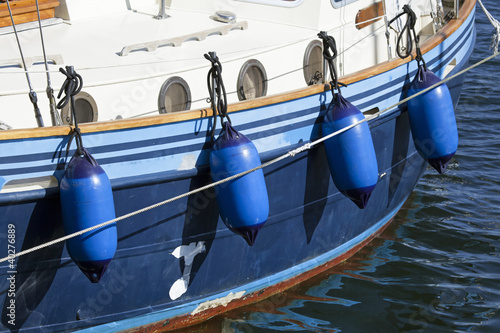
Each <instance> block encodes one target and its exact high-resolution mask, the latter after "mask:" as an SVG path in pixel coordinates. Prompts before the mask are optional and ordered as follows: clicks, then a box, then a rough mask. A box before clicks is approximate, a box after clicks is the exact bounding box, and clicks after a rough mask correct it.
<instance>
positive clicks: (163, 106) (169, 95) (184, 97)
mask: <svg viewBox="0 0 500 333" xmlns="http://www.w3.org/2000/svg"><path fill="white" fill-rule="evenodd" d="M190 107H191V90H190V89H189V86H188V84H187V82H186V81H185V80H184V79H183V78H181V77H179V76H173V77H171V78H169V79H167V81H165V82H164V83H163V85H162V86H161V89H160V94H159V96H158V111H159V112H160V113H170V112H178V111H185V110H189V108H190Z"/></svg>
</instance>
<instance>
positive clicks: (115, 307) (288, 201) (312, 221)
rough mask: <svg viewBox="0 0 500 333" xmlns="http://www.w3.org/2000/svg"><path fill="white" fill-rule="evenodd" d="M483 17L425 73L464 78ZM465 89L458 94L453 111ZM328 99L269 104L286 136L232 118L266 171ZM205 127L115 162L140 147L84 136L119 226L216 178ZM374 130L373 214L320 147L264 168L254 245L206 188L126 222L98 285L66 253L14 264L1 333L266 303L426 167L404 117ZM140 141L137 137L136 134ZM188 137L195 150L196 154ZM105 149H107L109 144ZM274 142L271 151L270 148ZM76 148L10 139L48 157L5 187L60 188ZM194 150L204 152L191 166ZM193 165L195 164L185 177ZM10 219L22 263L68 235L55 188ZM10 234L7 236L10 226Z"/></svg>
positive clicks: (340, 253)
mask: <svg viewBox="0 0 500 333" xmlns="http://www.w3.org/2000/svg"><path fill="white" fill-rule="evenodd" d="M473 19H474V15H471V17H470V18H469V19H468V20H467V22H466V23H465V24H464V25H463V27H462V28H461V29H459V30H457V32H456V33H454V34H453V36H452V37H453V38H450V40H449V41H448V43H449V45H450V46H449V47H446V48H445V49H446V50H447V51H446V52H441V51H440V48H439V47H438V48H436V49H435V50H433V51H431V52H429V53H428V54H427V55H426V56H428V57H429V58H431V59H429V60H427V63H428V66H429V67H430V68H431V69H432V70H433V71H435V72H436V73H438V75H442V74H443V70H444V68H445V67H446V65H447V64H449V63H450V62H451V60H452V59H457V66H456V67H455V69H454V72H456V71H458V70H460V69H462V68H463V67H464V66H465V65H466V64H467V61H468V58H469V56H470V53H471V51H472V48H473V45H474V39H475V30H474V26H473ZM452 45H453V46H452ZM413 63H414V62H412V63H408V64H404V65H401V66H399V67H398V68H396V69H394V70H392V71H389V72H386V73H382V74H380V76H379V77H372V78H370V79H366V80H363V81H360V82H356V83H354V84H352V85H349V86H348V87H347V88H345V90H344V91H343V92H344V95H345V96H346V98H347V99H349V100H350V101H351V102H352V103H353V104H354V105H356V106H357V107H358V108H360V109H361V110H362V111H363V110H369V109H372V108H374V107H378V108H379V109H383V108H384V107H387V106H389V105H391V104H394V103H395V102H397V101H398V100H400V99H401V98H402V92H403V87H404V86H405V85H406V84H408V83H409V81H410V80H411V78H412V77H413V76H414V74H415V72H416V64H413ZM460 80H461V79H458V80H456V81H453V82H451V83H450V88H451V89H450V90H451V93H452V96H453V99H454V101H455V102H457V101H458V96H459V93H460V89H461V84H462V81H460ZM380 87H385V88H384V89H380ZM329 95H330V92H329V91H326V92H322V93H319V94H315V95H311V96H306V97H302V98H299V99H297V100H293V101H289V102H287V103H279V104H274V105H270V106H268V108H274V110H276V111H275V112H276V115H275V116H274V118H275V121H274V122H275V123H276V122H278V121H281V122H285V123H286V122H288V124H285V125H283V126H282V127H276V126H274V125H272V122H271V121H270V120H269V119H267V120H255V119H256V118H255V112H254V111H255V110H245V111H241V112H235V113H233V114H232V115H231V118H232V120H233V124H235V127H236V128H237V129H238V130H239V131H241V132H242V133H244V134H245V135H247V136H248V137H249V138H250V139H251V140H252V141H254V142H255V143H256V146H257V148H258V149H259V151H260V156H261V160H262V162H266V161H269V160H271V159H272V158H274V157H277V156H280V155H281V154H283V153H286V152H287V151H290V150H291V149H294V148H296V147H299V146H301V145H302V144H303V143H304V142H308V141H312V140H314V139H317V138H319V136H320V132H321V131H320V127H319V126H320V125H319V124H320V123H321V119H322V117H323V116H324V113H325V110H326V105H327V104H328V103H329V99H330V97H329ZM292 105H293V107H291V106H292ZM281 109H283V110H284V111H280V110H281ZM257 111H258V112H261V113H262V112H264V111H265V110H257ZM252 112H253V113H252ZM280 112H281V113H280ZM249 119H250V120H249ZM257 119H258V118H257ZM209 121H210V120H209V119H204V120H201V121H191V122H186V123H184V124H181V125H182V126H183V127H182V130H185V131H186V132H185V134H182V135H181V137H179V136H178V137H176V138H175V139H168V138H167V139H163V138H162V137H160V135H159V136H158V138H159V139H154V140H156V141H155V144H157V145H160V146H161V145H165V146H168V145H173V146H172V147H170V146H168V147H166V148H165V149H164V150H162V151H161V152H160V150H149V151H147V150H143V151H138V152H135V151H134V152H133V153H129V155H128V156H126V154H125V153H124V154H123V155H116V154H115V155H113V152H116V151H120V149H121V150H122V151H126V150H130V151H132V150H133V149H136V148H137V147H135V146H133V144H134V143H127V144H124V143H120V141H119V140H118V139H116V140H115V138H114V136H116V138H119V136H120V133H119V132H120V131H115V132H110V133H107V132H103V133H91V134H88V135H86V136H85V138H84V140H86V142H89V143H90V144H89V147H88V149H89V151H90V152H91V153H92V154H93V155H94V156H95V158H96V159H97V160H98V162H99V163H100V164H101V165H102V167H103V168H104V169H105V170H106V172H107V173H108V174H109V175H110V179H111V183H112V186H113V195H114V202H115V210H116V216H122V215H124V214H127V213H130V212H133V211H135V210H138V209H142V208H143V207H146V206H149V205H152V204H155V203H157V202H159V201H162V200H165V199H168V198H171V197H174V196H176V195H179V194H182V193H185V192H187V191H190V190H193V189H197V188H199V187H201V186H203V185H206V184H209V183H210V182H211V179H210V175H209V172H208V167H207V165H208V155H207V152H208V149H207V148H208V147H209V146H208V141H209V133H208V132H209V131H208V132H205V131H204V130H203V131H202V130H199V128H205V129H206V128H208V125H207V124H208V123H209ZM369 126H370V130H371V133H372V137H373V143H374V147H375V152H376V157H377V163H378V171H379V177H378V183H377V186H376V187H375V190H374V191H373V194H372V196H371V198H370V201H369V203H368V205H367V207H366V208H365V209H363V210H360V209H359V208H358V207H357V206H356V205H355V204H354V203H352V202H351V201H350V200H349V199H348V198H346V197H345V196H344V195H342V194H341V193H340V192H339V191H338V190H337V189H336V188H335V185H334V184H333V182H332V180H331V176H330V172H329V168H328V162H327V159H326V155H325V151H324V146H323V145H319V146H316V147H314V148H313V149H311V150H309V151H307V153H302V154H297V155H295V156H294V157H290V158H288V159H284V160H282V161H280V162H278V163H276V164H273V165H271V166H269V167H266V168H265V169H264V175H265V181H266V185H267V188H268V196H269V200H270V212H269V218H268V220H267V222H266V224H265V226H264V227H263V228H262V229H261V230H260V232H259V237H258V238H257V240H256V242H255V244H254V245H253V247H249V246H248V244H247V243H246V242H245V240H244V239H243V238H241V237H240V236H238V235H235V234H233V233H232V232H231V231H230V230H228V229H227V227H226V226H225V225H224V223H223V222H222V221H221V220H220V218H219V210H218V207H217V202H216V198H215V193H214V191H213V190H206V191H203V192H200V193H197V194H193V195H190V196H188V197H184V198H182V199H179V200H177V201H173V202H171V203H169V204H165V205H162V206H160V207H157V208H154V209H151V210H148V211H146V212H143V213H141V214H139V215H136V216H133V217H130V218H128V219H126V220H124V221H121V222H119V223H117V229H118V248H117V252H116V254H115V256H114V258H113V260H112V262H111V263H110V264H109V267H108V270H107V272H106V274H105V275H104V276H103V277H102V279H101V282H100V283H99V284H91V283H89V281H88V280H87V278H86V277H85V276H84V275H83V274H82V273H81V272H80V270H79V269H78V267H77V266H76V265H75V264H74V263H73V262H72V261H71V259H70V258H69V255H68V253H67V251H66V248H65V245H64V243H58V244H56V245H53V246H50V247H47V248H44V249H41V250H39V251H36V252H32V253H30V254H27V255H24V256H21V257H20V258H19V259H17V261H16V264H15V265H16V266H15V269H16V273H15V274H14V273H13V274H14V275H15V297H10V296H8V290H9V281H8V280H7V278H8V277H9V276H10V275H11V273H9V267H8V263H3V264H4V266H3V268H2V271H1V272H2V273H1V275H0V291H2V293H0V305H1V306H2V311H3V312H2V317H1V324H2V325H3V326H2V327H1V328H2V329H1V331H2V332H8V331H10V329H11V328H15V329H19V330H20V331H26V332H30V331H39V330H40V329H41V328H42V329H44V330H46V331H68V330H83V331H89V332H115V331H120V330H127V329H133V328H137V327H146V326H147V325H150V324H154V323H156V324H157V325H160V326H163V328H165V329H169V328H173V327H175V325H176V324H175V323H176V320H177V319H176V318H187V319H186V322H189V323H191V322H194V321H196V320H198V319H199V318H203V313H204V312H205V311H208V310H210V309H212V308H213V309H217V307H218V306H219V307H220V306H226V305H227V304H228V303H230V304H238V303H239V304H244V302H245V300H248V299H252V297H254V298H256V299H257V298H258V295H259V293H262V292H263V291H264V290H266V289H267V288H272V287H273V286H275V285H278V284H282V285H283V286H286V285H287V283H288V282H289V281H291V280H292V279H293V278H294V277H296V276H301V274H305V273H307V272H310V271H314V270H315V269H318V268H319V267H321V266H322V265H325V264H328V263H329V262H332V261H334V260H336V259H337V260H340V259H344V258H345V256H346V254H347V253H350V251H352V250H353V249H355V248H357V247H358V246H360V244H363V243H364V242H366V241H367V240H368V239H370V237H373V235H374V234H376V233H377V232H379V231H380V230H381V229H383V227H384V226H386V225H387V223H388V222H389V221H390V220H391V219H392V217H393V216H394V215H395V214H396V213H397V211H398V210H399V209H400V207H401V206H402V204H403V203H404V202H405V200H406V199H407V198H408V196H409V195H410V193H411V192H412V190H413V189H414V187H415V185H416V184H417V182H418V180H419V178H420V177H421V175H422V173H423V172H424V170H425V167H426V164H425V161H424V160H423V159H422V158H421V157H420V156H419V154H418V153H417V151H416V150H415V147H414V144H413V141H412V138H411V133H410V127H409V121H408V114H407V112H406V109H405V107H404V106H403V107H401V108H396V109H392V110H389V111H387V112H385V113H383V114H382V115H381V116H380V117H378V118H377V119H375V120H373V121H370V122H369ZM154 127H155V126H151V128H149V130H151V131H154V130H158V131H159V132H160V133H161V132H163V133H165V131H166V129H165V128H162V127H168V126H167V125H165V126H162V125H160V126H156V129H155V128H154ZM193 128H194V129H195V130H194V131H193ZM255 128H261V130H259V131H257V130H254V129H255ZM186 129H190V130H186ZM140 131H141V129H139V130H137V131H136V132H134V131H133V130H130V134H129V135H128V136H133V135H134V133H140ZM172 135H177V134H176V133H173V134H172ZM114 140H115V141H114ZM143 140H144V141H147V140H153V139H147V138H146V137H145V138H144V139H143ZM161 140H163V141H161ZM183 140H184V141H185V142H187V141H189V140H191V141H189V142H194V143H192V144H191V145H186V144H183V143H182V141H183ZM102 142H105V143H106V144H104V145H100V144H99V143H102ZM176 142H178V143H179V144H178V145H177V146H175V143H176ZM269 142H270V144H269V146H270V147H271V149H265V147H266V144H267V143H269ZM66 143H67V138H66V137H59V138H45V139H40V140H39V141H36V140H35V143H33V141H31V142H29V143H25V142H23V140H12V141H11V142H7V144H10V145H12V147H14V148H12V149H13V150H14V149H15V147H17V146H16V145H23V144H29V145H33V146H36V145H38V144H39V145H40V146H41V147H43V148H40V151H39V152H36V153H33V154H29V155H27V156H24V155H23V156H14V155H13V156H11V157H7V158H5V159H4V160H3V163H5V164H6V165H7V164H8V165H10V166H11V167H10V169H9V168H7V167H4V168H3V170H4V171H5V170H7V171H5V172H3V173H2V177H3V178H2V179H0V181H2V182H4V183H6V182H8V181H9V180H10V178H9V177H12V179H15V176H16V175H17V174H22V173H24V174H25V175H26V176H31V177H36V176H42V175H43V176H45V175H54V177H56V178H60V177H62V173H63V167H64V165H63V164H62V163H61V162H60V160H61V159H62V160H64V159H63V158H62V157H61V155H63V154H62V153H61V152H63V150H64V147H65V144H66ZM127 145H128V146H127ZM145 146H146V145H145ZM47 147H54V148H53V150H52V151H51V152H50V153H46V151H50V150H49V148H47ZM44 151H45V152H44ZM192 151H196V152H197V153H196V154H197V155H193V156H194V157H193V156H190V157H189V158H187V157H186V156H188V155H189V154H190V153H191V152H192ZM58 154H59V155H58ZM193 158H194V160H195V161H194V162H193V163H194V164H193V165H194V166H196V167H194V168H182V167H179V165H183V164H182V163H184V162H185V161H186V160H188V159H193ZM27 159H32V160H33V161H35V160H37V159H38V160H47V162H44V163H45V164H43V163H42V164H40V165H39V166H37V167H32V168H31V167H24V168H21V167H19V168H18V170H17V171H16V170H15V168H14V167H12V165H15V163H19V164H27V162H29V161H28V160H27ZM153 160H154V161H155V162H151V161H153ZM127 163H129V164H127ZM162 164H163V165H164V167H165V169H164V171H161V165H162ZM155 168H156V169H155ZM19 170H20V171H19ZM16 172H17V174H16ZM10 175H12V176H10ZM0 215H1V216H4V219H5V222H6V224H9V223H10V224H14V225H15V229H16V242H17V243H16V250H17V251H18V252H19V251H21V250H25V249H29V248H32V247H34V246H36V245H39V244H43V243H45V242H48V241H50V240H53V239H56V238H59V237H62V236H63V235H64V231H63V227H62V217H61V209H60V206H59V196H58V191H57V189H53V188H52V189H45V190H34V191H28V192H20V193H2V194H1V195H0ZM0 235H1V237H4V236H5V235H6V229H4V230H2V231H0ZM296 282H297V281H295V282H293V283H296ZM12 299H14V300H15V304H16V310H15V325H14V326H13V325H11V324H10V323H9V317H8V311H9V310H8V309H7V307H8V305H9V303H10V302H11V300H12ZM196 317H199V318H198V319H196Z"/></svg>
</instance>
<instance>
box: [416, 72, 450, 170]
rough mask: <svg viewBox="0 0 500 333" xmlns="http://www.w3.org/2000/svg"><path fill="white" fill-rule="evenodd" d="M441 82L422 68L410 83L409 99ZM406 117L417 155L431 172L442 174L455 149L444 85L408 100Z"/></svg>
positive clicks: (448, 99)
mask: <svg viewBox="0 0 500 333" xmlns="http://www.w3.org/2000/svg"><path fill="white" fill-rule="evenodd" d="M440 81H441V79H439V77H437V76H436V75H435V74H434V73H432V72H431V71H430V70H427V69H426V68H425V67H424V66H423V65H421V66H419V68H418V71H417V75H416V76H415V79H414V80H413V82H412V83H411V86H410V90H409V91H408V96H412V95H414V94H416V93H418V92H419V91H421V90H423V89H425V88H428V87H430V86H432V85H434V84H436V83H438V82H440ZM408 115H409V119H410V128H411V132H412V136H413V141H414V142H415V147H416V148H417V151H418V153H419V154H420V156H422V158H424V159H425V160H426V161H427V162H429V164H430V165H431V166H432V167H433V168H434V169H436V170H437V171H438V172H439V173H443V172H444V171H445V170H446V166H447V165H448V162H449V161H450V160H451V158H452V157H453V155H455V152H456V151H457V148H458V130H457V123H456V120H455V112H454V110H453V101H452V99H451V94H450V91H449V90H448V87H447V86H446V84H441V85H440V86H438V87H436V88H434V89H432V90H430V91H428V92H426V93H424V94H422V95H419V96H417V97H415V98H413V99H411V100H409V101H408Z"/></svg>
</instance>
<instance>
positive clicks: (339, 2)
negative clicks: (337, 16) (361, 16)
mask: <svg viewBox="0 0 500 333" xmlns="http://www.w3.org/2000/svg"><path fill="white" fill-rule="evenodd" d="M330 1H331V2H332V6H333V7H335V8H340V7H344V6H345V5H348V4H350V3H353V2H355V1H358V0H330Z"/></svg>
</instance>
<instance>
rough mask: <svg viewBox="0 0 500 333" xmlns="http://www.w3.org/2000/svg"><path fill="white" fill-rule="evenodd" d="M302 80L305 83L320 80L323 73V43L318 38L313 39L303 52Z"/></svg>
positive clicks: (309, 83)
mask: <svg viewBox="0 0 500 333" xmlns="http://www.w3.org/2000/svg"><path fill="white" fill-rule="evenodd" d="M303 65H304V80H306V83H307V85H312V84H316V83H318V82H320V81H322V79H323V77H324V75H325V73H323V44H322V43H321V41H319V40H313V41H312V42H310V43H309V45H307V47H306V51H305V52H304V62H303Z"/></svg>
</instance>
